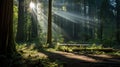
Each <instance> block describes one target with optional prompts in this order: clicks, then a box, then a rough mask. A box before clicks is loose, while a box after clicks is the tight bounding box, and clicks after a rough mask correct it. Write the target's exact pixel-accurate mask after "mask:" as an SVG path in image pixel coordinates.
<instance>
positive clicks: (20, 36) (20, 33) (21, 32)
mask: <svg viewBox="0 0 120 67" xmlns="http://www.w3.org/2000/svg"><path fill="white" fill-rule="evenodd" d="M24 28H25V21H24V0H19V11H18V27H17V34H16V42H17V43H21V42H25V29H24Z"/></svg>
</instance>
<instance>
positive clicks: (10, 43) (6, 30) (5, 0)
mask: <svg viewBox="0 0 120 67" xmlns="http://www.w3.org/2000/svg"><path fill="white" fill-rule="evenodd" d="M15 50H16V49H15V43H14V37H13V0H0V55H5V56H11V55H12V54H13V53H14V52H15Z"/></svg>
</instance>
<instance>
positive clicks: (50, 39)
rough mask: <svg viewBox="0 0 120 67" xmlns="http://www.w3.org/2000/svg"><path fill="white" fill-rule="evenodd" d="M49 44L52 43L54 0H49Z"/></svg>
mask: <svg viewBox="0 0 120 67" xmlns="http://www.w3.org/2000/svg"><path fill="white" fill-rule="evenodd" d="M48 6H49V10H48V32H47V44H49V45H51V44H52V0H49V5H48Z"/></svg>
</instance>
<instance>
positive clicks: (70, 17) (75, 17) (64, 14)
mask: <svg viewBox="0 0 120 67" xmlns="http://www.w3.org/2000/svg"><path fill="white" fill-rule="evenodd" d="M53 13H54V14H56V15H58V16H60V17H62V18H65V19H66V20H69V21H71V22H73V23H85V24H86V25H91V26H96V24H95V23H88V22H96V21H95V20H94V19H91V20H90V18H89V17H86V18H83V17H82V18H83V19H81V17H80V16H79V15H74V14H70V13H69V12H64V11H62V12H61V11H54V12H53ZM85 21H86V22H85Z"/></svg>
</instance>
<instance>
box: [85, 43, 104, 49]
mask: <svg viewBox="0 0 120 67" xmlns="http://www.w3.org/2000/svg"><path fill="white" fill-rule="evenodd" d="M86 48H87V49H102V48H103V46H102V45H96V44H92V45H90V46H88V47H86Z"/></svg>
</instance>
